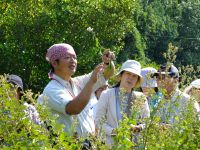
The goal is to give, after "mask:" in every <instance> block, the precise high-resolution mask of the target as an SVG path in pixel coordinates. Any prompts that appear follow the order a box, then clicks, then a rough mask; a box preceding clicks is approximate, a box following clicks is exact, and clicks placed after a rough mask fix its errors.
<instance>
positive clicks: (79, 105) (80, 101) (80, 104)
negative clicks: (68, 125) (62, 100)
mask: <svg viewBox="0 0 200 150" xmlns="http://www.w3.org/2000/svg"><path fill="white" fill-rule="evenodd" d="M102 67H103V66H102V64H100V65H98V66H97V67H96V68H95V70H94V71H93V72H92V75H91V77H90V80H89V81H88V82H87V84H86V85H85V87H84V88H83V90H82V91H81V92H80V94H79V95H78V96H77V97H75V98H74V99H73V100H72V101H70V102H69V103H67V105H66V106H65V111H66V113H67V114H69V115H76V114H79V113H80V112H81V111H82V110H83V109H84V108H85V106H86V105H87V103H88V102H89V100H90V96H91V93H92V89H93V86H94V85H95V83H96V81H97V75H98V73H99V71H100V70H101V69H102Z"/></svg>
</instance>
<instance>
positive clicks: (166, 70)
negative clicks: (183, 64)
mask: <svg viewBox="0 0 200 150" xmlns="http://www.w3.org/2000/svg"><path fill="white" fill-rule="evenodd" d="M159 74H165V75H170V76H171V77H174V78H179V71H178V69H177V68H176V67H175V66H174V65H173V64H171V65H167V64H163V65H161V66H160V68H159V69H158V71H157V72H155V73H154V74H153V76H159Z"/></svg>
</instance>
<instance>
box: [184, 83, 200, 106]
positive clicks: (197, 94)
mask: <svg viewBox="0 0 200 150" xmlns="http://www.w3.org/2000/svg"><path fill="white" fill-rule="evenodd" d="M184 92H185V93H187V94H189V95H190V96H192V97H194V98H195V100H196V101H197V102H198V104H199V106H200V79H196V80H194V81H193V82H192V83H191V84H190V86H188V87H187V88H186V89H185V90H184Z"/></svg>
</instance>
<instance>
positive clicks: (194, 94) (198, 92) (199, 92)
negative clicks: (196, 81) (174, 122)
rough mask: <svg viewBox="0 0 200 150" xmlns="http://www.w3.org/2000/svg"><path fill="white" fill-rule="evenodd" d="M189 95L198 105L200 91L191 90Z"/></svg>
mask: <svg viewBox="0 0 200 150" xmlns="http://www.w3.org/2000/svg"><path fill="white" fill-rule="evenodd" d="M190 95H191V96H193V97H194V98H195V99H196V101H197V102H198V103H200V89H197V88H193V89H192V90H191V93H190Z"/></svg>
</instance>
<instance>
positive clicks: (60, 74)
mask: <svg viewBox="0 0 200 150" xmlns="http://www.w3.org/2000/svg"><path fill="white" fill-rule="evenodd" d="M54 74H55V75H57V76H59V77H60V78H62V79H63V80H65V81H70V79H71V75H68V74H67V73H65V72H62V71H55V72H54Z"/></svg>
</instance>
